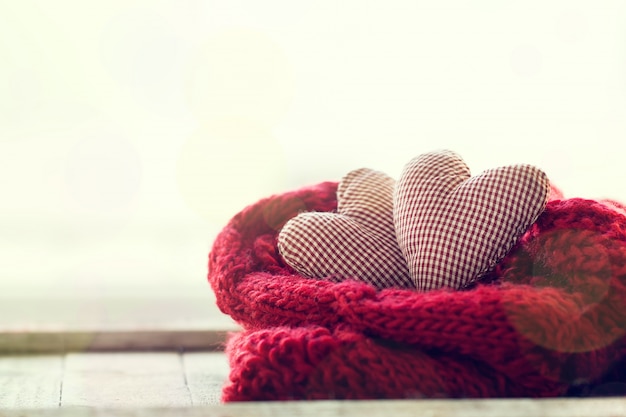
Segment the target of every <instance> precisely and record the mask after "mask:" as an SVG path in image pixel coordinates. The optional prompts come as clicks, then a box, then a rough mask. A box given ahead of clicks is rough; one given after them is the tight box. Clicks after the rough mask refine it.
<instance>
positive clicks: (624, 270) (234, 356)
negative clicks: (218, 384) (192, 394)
mask: <svg viewBox="0 0 626 417" xmlns="http://www.w3.org/2000/svg"><path fill="white" fill-rule="evenodd" d="M336 190H337V184H336V183H333V182H325V183H321V184H318V185H315V186H312V187H306V188H302V189H300V190H296V191H292V192H288V193H285V194H281V195H276V196H272V197H269V198H266V199H263V200H261V201H259V202H257V203H255V204H253V205H251V206H249V207H247V208H245V209H244V210H243V211H241V212H240V213H239V214H237V215H236V216H235V217H233V218H232V219H231V221H230V222H229V223H228V224H227V225H226V226H225V227H224V229H223V230H222V232H221V233H220V234H219V235H218V237H217V238H216V240H215V242H214V244H213V247H212V249H211V252H210V254H209V274H208V279H209V282H210V284H211V287H212V289H213V291H214V292H215V295H216V299H217V304H218V306H219V308H220V309H221V311H223V312H224V313H226V314H228V315H230V316H231V317H232V318H233V319H234V320H235V321H237V322H238V323H239V324H240V325H241V326H242V327H243V329H244V330H243V331H242V332H240V333H238V334H236V335H234V336H232V337H231V338H230V340H229V341H228V344H227V346H226V349H227V350H226V352H227V356H228V359H229V363H230V367H231V372H230V376H229V380H228V381H227V383H226V385H225V386H224V389H223V394H222V399H223V400H224V401H227V402H228V401H248V400H289V399H332V398H336V399H341V398H346V399H367V398H461V397H469V398H494V397H555V396H586V395H604V394H620V395H624V394H625V393H626V389H625V387H626V308H625V302H626V211H624V206H623V205H621V204H620V203H618V202H615V201H606V202H604V201H595V200H585V199H579V198H575V199H557V200H552V201H550V202H548V204H547V206H546V209H545V211H544V212H543V214H542V215H541V216H540V217H539V218H538V219H537V221H536V222H535V223H534V224H533V225H532V226H531V227H530V228H529V229H528V231H527V232H526V233H525V234H524V235H523V237H522V238H521V239H520V241H519V242H518V243H517V245H516V246H515V247H514V248H513V249H512V250H511V251H510V252H509V253H508V254H507V255H506V256H505V258H504V259H502V260H501V261H500V262H499V263H498V265H496V267H495V268H494V269H493V270H492V271H491V272H490V273H489V274H488V275H487V276H486V277H484V279H482V280H481V281H480V282H478V283H476V284H475V285H474V286H473V287H471V288H469V289H466V290H463V291H452V290H434V291H431V292H427V293H419V292H416V291H414V290H409V289H392V288H390V289H384V290H377V289H376V288H374V287H373V286H371V285H369V284H366V283H363V282H357V281H352V280H346V281H342V282H339V281H338V280H337V279H335V278H334V277H332V276H330V277H327V279H321V280H318V279H312V278H306V277H303V276H300V275H298V274H297V273H296V272H295V271H294V270H293V269H291V268H290V267H288V266H287V265H286V264H285V263H284V262H283V261H282V259H281V257H280V255H279V253H278V250H277V247H276V236H277V233H278V231H279V230H280V228H281V227H282V225H283V224H284V223H285V222H286V221H287V220H289V219H290V218H292V217H294V216H296V215H297V214H298V213H300V212H302V211H333V210H335V209H336ZM556 197H560V195H558V193H553V198H556Z"/></svg>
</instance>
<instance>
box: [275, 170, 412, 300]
mask: <svg viewBox="0 0 626 417" xmlns="http://www.w3.org/2000/svg"><path fill="white" fill-rule="evenodd" d="M394 187H395V181H394V180H393V179H392V178H390V177H388V176H387V175H385V174H383V173H382V172H378V171H374V170H371V169H366V168H363V169H358V170H355V171H352V172H350V173H348V174H347V175H346V176H345V177H344V178H343V179H342V180H341V182H340V183H339V186H338V188H337V212H336V213H328V212H307V213H300V214H299V215H298V216H296V217H294V218H292V219H290V220H289V221H288V222H287V223H286V224H285V225H284V226H283V228H282V229H281V231H280V233H279V235H278V249H279V251H280V254H281V256H282V257H283V259H284V260H285V262H286V263H287V264H288V265H289V266H291V267H292V268H294V269H295V270H296V271H298V272H299V273H300V274H302V275H304V276H307V277H312V278H328V279H332V280H343V279H348V278H352V279H358V280H362V281H365V282H368V283H370V284H372V285H374V286H376V287H377V288H388V287H399V288H413V287H414V286H413V281H412V280H411V276H410V275H409V270H408V267H407V264H406V261H405V260H404V257H403V256H402V252H401V251H400V248H399V246H398V243H397V240H396V235H395V230H394V224H393V192H394Z"/></svg>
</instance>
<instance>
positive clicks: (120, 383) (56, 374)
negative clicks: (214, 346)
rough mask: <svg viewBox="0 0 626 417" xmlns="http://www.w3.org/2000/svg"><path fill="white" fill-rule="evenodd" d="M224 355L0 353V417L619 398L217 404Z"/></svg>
mask: <svg viewBox="0 0 626 417" xmlns="http://www.w3.org/2000/svg"><path fill="white" fill-rule="evenodd" d="M227 375H228V366H227V362H226V357H225V355H224V353H222V352H191V353H177V352H149V353H148V352H99V353H93V352H92V353H78V352H73V353H67V354H47V355H27V356H3V357H0V416H2V417H18V416H19V417H79V416H80V417H91V416H93V417H96V416H122V417H137V416H145V417H148V416H154V417H173V416H182V417H192V416H193V417H196V416H197V417H200V416H220V417H226V416H228V417H244V416H251V417H252V416H254V417H270V416H271V417H274V416H276V417H282V416H285V417H287V416H301V417H340V416H341V417H357V416H359V417H360V416H363V415H369V416H373V417H387V416H390V415H393V416H398V417H409V416H416V415H420V416H447V417H455V416H456V417H478V416H480V417H493V416H507V417H516V416H517V417H521V416H524V417H525V416H545V417H566V416H567V417H577V416H581V417H582V416H585V417H609V416H626V401H625V400H624V399H622V398H595V399H545V400H531V399H513V400H397V401H294V402H257V403H233V404H226V405H223V404H219V398H220V393H221V387H222V384H223V382H224V381H225V380H226V378H227Z"/></svg>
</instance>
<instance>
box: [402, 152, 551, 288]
mask: <svg viewBox="0 0 626 417" xmlns="http://www.w3.org/2000/svg"><path fill="white" fill-rule="evenodd" d="M549 191H550V185H549V182H548V179H547V177H546V175H545V174H544V173H543V172H542V171H541V170H539V169H538V168H536V167H533V166H531V165H512V166H507V167H501V168H496V169H491V170H487V171H484V172H483V173H482V174H480V175H477V176H474V177H472V176H471V174H470V170H469V168H468V167H467V165H466V164H465V162H463V160H462V159H461V157H460V156H458V155H457V154H455V153H454V152H451V151H439V152H432V153H427V154H424V155H421V156H419V157H417V158H414V159H413V160H411V161H410V162H409V163H408V164H407V165H406V166H405V168H404V170H403V172H402V174H401V177H400V179H399V180H398V183H397V186H396V190H395V194H394V224H395V229H396V236H397V239H398V244H399V246H400V248H401V250H402V253H403V255H404V257H405V259H406V261H407V263H408V265H409V271H410V273H411V276H412V278H413V280H414V282H415V286H416V287H417V289H418V290H420V291H428V290H433V289H438V288H452V289H461V288H463V287H465V286H467V285H468V284H471V283H472V282H474V281H475V280H476V279H478V278H480V277H481V276H482V275H484V274H485V273H486V272H488V271H489V270H490V269H491V268H492V267H493V266H494V265H495V264H496V263H497V262H498V261H500V260H501V259H502V258H503V257H504V255H506V253H507V252H508V251H509V250H510V249H511V247H512V246H513V245H514V244H515V242H517V240H518V239H519V237H520V236H521V235H522V234H523V233H524V232H525V231H526V230H527V229H528V227H529V226H530V225H531V224H532V223H533V222H534V221H535V220H536V219H537V217H538V216H539V215H540V214H541V212H542V211H543V210H544V208H545V205H546V202H547V199H548V194H549Z"/></svg>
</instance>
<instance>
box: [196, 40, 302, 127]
mask: <svg viewBox="0 0 626 417" xmlns="http://www.w3.org/2000/svg"><path fill="white" fill-rule="evenodd" d="M185 89H186V97H187V100H188V104H189V106H190V108H191V111H192V112H193V113H194V115H195V116H196V117H197V118H198V119H199V121H200V122H201V123H202V122H204V121H206V120H213V119H215V118H222V117H231V116H242V117H245V118H247V119H250V120H256V121H258V122H261V123H263V124H265V125H266V126H273V125H274V124H275V123H276V122H277V121H279V120H280V118H281V117H282V115H283V114H284V113H285V112H286V110H287V109H288V106H289V104H290V102H291V98H292V95H293V89H294V86H293V75H292V69H291V66H290V64H289V61H288V59H287V56H286V54H285V53H284V52H283V50H282V49H281V47H280V46H279V45H277V44H276V43H275V42H273V41H272V40H271V39H270V38H269V37H268V36H267V35H265V34H264V33H262V32H257V31H253V30H231V31H225V32H220V33H219V34H216V35H215V36H213V37H211V38H209V39H208V40H207V41H206V42H205V43H204V45H203V46H202V47H200V48H199V49H198V50H197V51H196V52H195V54H194V55H193V57H192V59H191V62H190V66H189V69H188V75H187V79H186V83H185Z"/></svg>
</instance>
